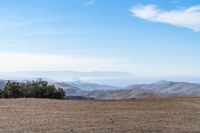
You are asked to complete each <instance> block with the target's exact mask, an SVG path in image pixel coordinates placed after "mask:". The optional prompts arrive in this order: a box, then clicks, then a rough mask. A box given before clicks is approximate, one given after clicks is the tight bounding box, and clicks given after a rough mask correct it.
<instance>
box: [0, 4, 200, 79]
mask: <svg viewBox="0 0 200 133" xmlns="http://www.w3.org/2000/svg"><path fill="white" fill-rule="evenodd" d="M0 20H1V22H0V28H1V30H0V62H1V65H0V72H10V71H14V72H15V71H80V72H92V71H100V72H109V71H110V72H113V71H116V72H118V71H119V72H129V73H132V74H133V75H137V76H138V77H160V80H169V79H171V80H175V79H176V77H180V78H178V79H177V80H183V81H184V80H186V79H187V80H188V81H195V82H196V81H198V82H200V81H199V80H198V79H200V78H199V77H200V69H199V66H200V62H199V61H198V60H199V58H200V52H199V49H200V45H199V42H200V3H199V2H198V1H196V0H190V1H188V0H181V1H180V0H166V1H156V0H149V1H146V0H126V1H124V0H118V1H116V0H109V1H108V0H57V1H49V0H34V1H33V0H31V1H27V0H18V1H16V0H9V1H0ZM169 77H170V78H169ZM181 77H183V78H181ZM191 77H195V80H194V79H192V78H191ZM196 77H197V78H196ZM161 78H162V79H161ZM156 79H159V78H156Z"/></svg>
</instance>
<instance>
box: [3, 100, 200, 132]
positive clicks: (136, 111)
mask: <svg viewBox="0 0 200 133" xmlns="http://www.w3.org/2000/svg"><path fill="white" fill-rule="evenodd" d="M0 132H19V133H23V132H48V133H55V132H58V133H59V132H61V133H64V132H66V133H200V98H195V97H193V98H189V97H188V98H163V99H144V100H135V101H134V100H122V101H68V100H48V99H10V100H5V99H2V100H0Z"/></svg>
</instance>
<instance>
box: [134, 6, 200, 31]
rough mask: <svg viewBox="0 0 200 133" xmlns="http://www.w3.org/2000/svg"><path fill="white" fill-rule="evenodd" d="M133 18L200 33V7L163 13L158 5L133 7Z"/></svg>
mask: <svg viewBox="0 0 200 133" xmlns="http://www.w3.org/2000/svg"><path fill="white" fill-rule="evenodd" d="M130 11H131V13H132V14H133V16H136V17H139V18H141V19H145V20H148V21H152V22H161V23H168V24H171V25H175V26H179V27H184V28H189V29H192V30H194V31H196V32H199V31H200V5H197V6H192V7H189V8H183V9H179V10H169V11H163V10H160V9H158V8H157V7H156V5H146V6H137V7H133V8H132V9H131V10H130Z"/></svg>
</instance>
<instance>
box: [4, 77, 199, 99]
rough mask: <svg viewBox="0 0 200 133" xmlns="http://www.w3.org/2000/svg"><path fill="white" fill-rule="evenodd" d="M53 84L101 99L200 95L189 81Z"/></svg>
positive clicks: (83, 95)
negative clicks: (126, 83) (133, 83)
mask: <svg viewBox="0 0 200 133" xmlns="http://www.w3.org/2000/svg"><path fill="white" fill-rule="evenodd" d="M6 82H7V81H6V80H0V87H1V88H3V86H4V85H5V84H6ZM51 84H54V85H55V86H56V87H59V88H63V89H64V90H65V92H66V94H67V95H68V96H70V97H81V98H82V97H83V98H94V99H99V100H111V99H132V98H148V97H172V96H200V84H196V83H187V82H171V81H159V82H155V83H152V84H135V85H129V86H127V87H123V88H119V87H114V86H109V85H101V84H95V83H90V82H83V81H75V82H51Z"/></svg>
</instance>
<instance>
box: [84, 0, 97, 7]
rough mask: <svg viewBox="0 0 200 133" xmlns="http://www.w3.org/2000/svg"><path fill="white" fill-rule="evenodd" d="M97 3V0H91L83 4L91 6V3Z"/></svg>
mask: <svg viewBox="0 0 200 133" xmlns="http://www.w3.org/2000/svg"><path fill="white" fill-rule="evenodd" d="M95 3H96V0H91V1H89V2H87V3H85V4H83V6H89V5H93V4H95Z"/></svg>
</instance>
